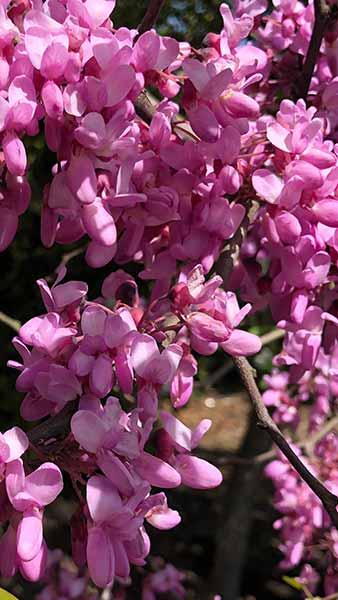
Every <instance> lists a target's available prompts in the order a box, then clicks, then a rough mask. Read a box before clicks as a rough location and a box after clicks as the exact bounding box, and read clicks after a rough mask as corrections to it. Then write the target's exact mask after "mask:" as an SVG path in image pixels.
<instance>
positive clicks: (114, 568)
mask: <svg viewBox="0 0 338 600" xmlns="http://www.w3.org/2000/svg"><path fill="white" fill-rule="evenodd" d="M63 275H64V271H61V272H60V276H59V278H58V279H57V281H56V283H55V284H54V286H53V287H52V288H51V289H50V288H49V287H48V285H47V283H46V282H45V281H44V280H41V281H39V282H38V283H39V286H40V289H41V292H42V297H43V299H44V303H45V306H46V309H47V311H48V312H47V313H46V314H43V315H40V316H38V317H34V318H33V319H31V320H30V321H28V322H27V323H26V324H25V325H23V326H22V327H21V329H20V331H19V336H18V337H17V338H14V344H15V346H16V348H17V350H18V351H19V353H20V355H21V357H22V363H15V362H14V361H11V362H10V365H11V366H14V367H15V368H17V369H19V371H20V374H19V377H18V380H17V388H18V390H19V391H24V392H26V395H25V398H24V400H23V402H22V405H21V413H22V416H23V417H24V418H25V419H28V420H36V419H40V418H42V417H45V416H47V415H53V414H56V413H58V412H60V411H61V410H62V409H63V408H64V407H65V406H66V405H67V404H69V403H71V402H73V403H74V402H75V403H76V404H75V405H74V415H73V417H72V420H71V430H72V436H70V438H69V439H68V440H66V442H65V443H64V444H63V446H62V449H61V450H60V453H59V455H58V464H59V466H60V467H61V469H63V470H65V471H66V472H68V473H69V474H70V476H71V479H72V481H73V483H74V486H75V489H76V490H77V491H78V492H79V493H80V496H81V497H82V503H80V507H79V512H78V513H77V515H76V517H75V520H74V522H73V554H74V559H75V561H76V562H77V563H78V564H83V562H84V561H87V563H88V567H89V572H90V575H91V577H92V579H93V581H94V582H95V583H96V584H97V585H98V586H100V587H105V586H106V585H108V584H111V583H112V581H113V579H114V576H117V577H119V578H124V579H125V578H126V577H128V575H129V569H130V564H136V565H142V564H143V563H144V559H145V557H146V556H147V554H148V553H149V549H150V544H149V538H148V535H147V534H146V531H145V529H144V520H146V521H147V522H148V523H150V524H151V525H153V526H155V527H157V528H159V529H168V528H171V527H174V526H175V525H177V524H178V523H179V521H180V517H179V514H178V513H177V512H176V511H173V510H171V509H170V508H169V507H168V505H167V500H166V496H165V494H164V493H163V492H156V493H153V494H152V493H151V491H152V490H151V488H152V487H156V488H164V489H166V488H173V487H176V486H178V485H180V484H181V483H182V484H184V485H187V486H190V487H193V488H197V489H208V488H212V487H215V486H217V485H219V484H220V483H221V481H222V476H221V473H220V472H219V471H218V469H216V468H215V467H214V466H212V465H211V464H209V463H208V462H206V461H205V460H203V459H201V458H198V457H196V456H194V455H192V451H193V449H194V448H195V447H196V446H197V445H198V443H199V441H200V439H201V438H202V437H203V435H204V434H205V433H206V432H207V431H208V429H209V428H210V425H211V422H210V421H209V420H207V419H204V420H203V421H201V423H200V424H199V425H198V426H197V427H196V428H195V429H194V430H193V431H191V430H190V429H189V428H187V427H186V426H185V425H183V423H181V422H180V421H179V420H178V419H177V418H176V417H174V416H173V415H172V414H170V413H168V412H165V411H161V412H160V413H159V417H160V421H161V427H160V428H159V429H157V431H156V432H155V431H153V430H154V426H155V424H156V422H157V419H158V398H159V394H160V393H161V390H164V389H165V387H167V386H169V389H170V393H171V398H172V401H173V404H174V406H176V407H177V406H182V405H183V404H185V403H186V402H187V401H188V399H189V397H190V395H191V392H192V386H193V378H194V375H195V374H196V372H197V362H196V359H195V358H194V357H193V355H192V351H197V352H199V353H202V354H206V355H208V354H210V353H213V352H215V351H216V350H217V348H218V347H219V346H221V347H222V348H223V349H224V350H225V351H226V352H228V353H230V354H234V355H238V354H249V353H253V352H256V351H258V350H259V348H260V340H259V338H257V337H256V336H255V335H253V334H250V333H247V332H245V331H243V330H241V329H238V328H237V326H238V325H239V323H240V322H241V321H242V319H243V318H244V317H245V315H246V314H247V313H248V311H249V310H250V305H246V306H245V307H243V308H242V309H239V306H238V303H237V300H236V297H235V295H234V294H233V293H232V292H224V291H223V290H221V289H220V287H219V286H220V283H221V279H220V278H219V277H218V276H214V277H213V278H211V279H210V280H209V281H208V282H205V280H204V276H203V271H202V268H201V267H200V266H197V267H195V268H194V269H193V270H192V271H191V272H190V273H188V276H187V277H183V275H182V276H181V278H180V279H181V280H180V281H179V282H178V283H176V284H174V285H173V286H172V288H171V289H170V290H169V294H168V296H167V299H163V298H161V297H160V298H158V299H156V298H155V299H153V300H152V301H151V302H150V303H149V304H148V305H147V304H146V301H145V299H143V298H140V297H139V294H138V290H137V285H136V282H135V281H134V280H133V278H132V277H131V276H130V275H128V274H127V273H126V272H124V271H121V270H118V271H115V272H113V273H112V274H111V275H109V276H108V277H107V278H106V279H105V280H104V282H103V285H102V296H101V297H100V298H98V299H97V300H95V301H88V300H87V297H86V293H87V287H86V285H85V284H84V283H82V282H77V281H69V282H66V283H61V282H60V279H61V277H62V276H63ZM112 393H115V394H119V397H120V399H121V400H119V399H118V398H117V397H116V396H112V395H110V394H112ZM128 395H132V396H133V397H134V398H135V400H136V405H135V407H134V408H131V409H130V408H127V410H124V409H123V408H122V407H121V402H122V403H123V405H125V402H126V401H125V400H123V398H125V397H126V396H127V397H128ZM102 401H104V403H102ZM127 405H128V402H127V404H126V407H127ZM75 442H76V443H77V445H75V446H74V444H75ZM149 442H151V446H152V447H153V452H152V453H150V452H149V450H147V444H148V443H149ZM42 450H43V451H46V450H45V448H44V447H42ZM154 450H155V451H154ZM16 468H18V467H16ZM21 468H22V467H21ZM82 485H85V486H86V497H85V498H84V497H83V496H82V492H81V489H80V491H79V486H80V488H81V486H82ZM20 506H21V505H20Z"/></svg>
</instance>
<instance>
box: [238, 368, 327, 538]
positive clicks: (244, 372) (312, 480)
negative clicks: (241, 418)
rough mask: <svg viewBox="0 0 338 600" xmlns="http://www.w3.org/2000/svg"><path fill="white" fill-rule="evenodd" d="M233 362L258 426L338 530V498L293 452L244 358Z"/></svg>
mask: <svg viewBox="0 0 338 600" xmlns="http://www.w3.org/2000/svg"><path fill="white" fill-rule="evenodd" d="M233 361H234V363H235V365H236V367H237V369H238V371H239V374H240V376H241V379H242V382H243V384H244V386H245V389H246V390H247V392H248V394H249V397H250V399H251V401H252V404H253V406H254V409H255V412H256V415H257V417H258V424H259V426H260V427H262V428H263V429H265V431H266V432H267V433H268V434H269V436H270V437H271V439H272V440H273V441H274V442H275V444H276V445H277V446H278V448H279V449H280V450H281V452H282V453H283V454H284V456H285V457H286V458H287V459H288V461H289V462H290V464H291V465H292V466H293V468H294V469H295V470H296V471H297V473H298V474H299V475H300V477H301V478H302V479H303V480H304V481H305V482H306V483H307V484H308V486H309V487H310V488H311V490H312V491H313V492H314V494H316V496H317V497H318V498H319V499H320V501H321V502H322V504H323V506H324V508H325V510H326V512H327V513H328V514H329V516H330V518H331V520H332V522H333V523H334V525H335V527H336V528H337V529H338V512H337V506H338V497H337V496H335V494H332V493H331V492H330V491H329V490H328V489H327V488H326V487H325V486H324V485H323V484H322V483H321V482H320V481H319V479H317V477H315V476H314V475H313V474H312V473H311V472H310V471H309V470H308V468H307V467H306V466H305V465H304V464H303V463H302V461H301V460H300V458H299V457H298V456H297V454H296V453H295V452H294V451H293V450H292V448H291V446H290V445H289V444H288V442H287V441H286V439H285V437H284V436H283V434H282V433H281V431H280V430H279V429H278V427H277V425H276V423H275V422H274V421H273V419H272V418H271V417H270V415H269V413H268V410H267V408H266V407H265V404H264V402H263V400H262V396H261V394H260V391H259V389H258V387H257V384H256V381H255V378H254V376H253V369H252V367H251V366H250V363H249V362H248V360H247V359H246V358H245V357H244V356H240V357H234V358H233Z"/></svg>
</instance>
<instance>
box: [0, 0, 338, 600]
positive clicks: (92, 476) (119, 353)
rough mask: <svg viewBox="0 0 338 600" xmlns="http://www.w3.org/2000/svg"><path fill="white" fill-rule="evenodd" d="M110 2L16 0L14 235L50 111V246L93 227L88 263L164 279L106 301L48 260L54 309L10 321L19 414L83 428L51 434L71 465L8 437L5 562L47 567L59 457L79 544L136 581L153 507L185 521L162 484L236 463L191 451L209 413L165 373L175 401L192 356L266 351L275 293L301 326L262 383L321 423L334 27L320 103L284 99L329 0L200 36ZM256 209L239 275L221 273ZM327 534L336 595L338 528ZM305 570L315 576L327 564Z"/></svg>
mask: <svg viewBox="0 0 338 600" xmlns="http://www.w3.org/2000/svg"><path fill="white" fill-rule="evenodd" d="M114 7H115V0H85V2H82V1H80V0H68V1H66V0H48V1H47V2H44V3H39V2H31V1H30V0H25V1H24V2H19V1H18V0H14V2H12V3H8V2H7V1H6V0H5V2H3V3H2V6H1V7H0V21H1V28H0V29H1V31H0V42H1V44H0V49H1V53H0V54H1V56H0V133H1V143H2V153H1V155H0V172H1V190H0V251H2V250H5V249H6V248H7V247H8V246H9V245H10V243H11V242H12V240H13V238H14V236H15V233H16V230H17V226H18V217H19V216H20V215H21V214H23V213H24V212H25V211H26V209H27V208H28V205H29V202H30V187H29V184H28V182H27V175H28V170H27V164H28V163H29V161H28V160H27V156H26V149H25V145H24V141H23V140H25V138H26V136H35V135H37V134H38V133H39V132H40V130H41V131H43V135H44V139H45V141H46V145H47V146H48V149H49V151H51V152H52V153H54V155H55V164H54V166H53V168H52V170H51V173H50V181H49V182H48V184H47V185H46V186H45V188H44V190H41V197H42V209H41V238H42V242H43V244H44V245H45V246H46V247H51V246H52V245H53V244H54V243H58V244H66V245H67V244H70V243H74V242H77V241H79V240H80V239H82V238H83V237H85V236H87V238H86V239H89V243H88V245H87V247H86V261H87V263H88V264H89V265H90V266H91V267H102V266H104V265H107V264H108V263H110V262H111V261H112V260H113V259H114V262H115V264H117V265H125V264H127V263H132V264H134V266H135V264H136V266H137V269H140V270H139V273H138V278H139V280H141V281H143V282H152V285H151V291H150V292H149V293H148V296H149V297H147V296H142V295H141V296H140V293H139V289H138V285H137V282H136V281H135V279H134V278H133V277H132V276H131V275H129V274H128V272H127V271H124V270H122V269H119V270H114V271H113V272H112V273H111V274H110V275H109V276H108V277H107V278H106V279H105V280H104V282H103V285H102V289H101V296H100V297H99V298H96V299H94V300H89V299H88V295H87V294H88V287H87V285H86V284H85V283H84V282H80V281H67V282H66V283H65V282H63V279H64V276H65V269H62V268H61V269H59V270H58V276H57V278H56V281H55V283H54V284H53V286H52V287H51V288H50V287H49V286H48V285H47V283H46V281H45V280H39V282H38V285H39V287H40V290H41V294H42V298H43V301H44V304H45V309H46V312H45V313H43V314H41V315H39V316H35V317H33V318H32V319H30V320H29V321H28V322H27V323H26V324H24V325H23V326H22V327H21V329H20V331H19V335H18V336H17V337H16V338H15V339H14V345H15V347H16V349H17V350H18V352H19V354H20V356H21V361H20V362H14V361H10V365H11V366H12V367H14V368H16V369H18V371H19V376H18V379H17V389H18V391H20V392H23V393H24V394H25V397H24V400H23V402H22V404H21V415H22V417H23V418H24V419H26V420H29V421H35V420H39V419H42V418H45V417H48V416H50V415H51V416H54V415H57V414H58V413H60V412H61V411H63V410H66V411H67V410H69V412H71V413H72V419H71V433H69V435H68V436H67V437H66V438H65V439H64V440H62V442H59V441H58V440H53V439H52V440H51V441H50V443H51V444H52V448H53V459H54V460H55V465H53V464H51V463H50V462H42V461H44V459H45V458H46V459H48V452H49V448H48V444H46V445H43V444H40V445H38V447H35V448H34V447H32V451H33V452H36V454H37V456H38V458H39V460H40V462H42V464H41V466H40V467H38V468H37V469H35V470H33V468H32V461H30V458H29V456H27V455H25V458H24V459H22V458H21V456H22V455H23V454H24V453H25V451H26V449H27V447H28V440H27V438H26V436H25V434H23V433H22V432H21V431H20V430H18V429H14V430H10V432H6V433H5V434H4V435H3V436H2V437H1V439H0V482H1V483H0V509H1V510H0V515H1V520H2V522H3V523H8V528H7V530H6V533H5V534H4V535H3V537H2V539H1V541H0V545H1V546H0V547H1V552H0V570H1V572H2V573H3V574H4V575H5V576H8V575H12V574H14V573H15V571H16V570H17V569H19V570H20V571H21V573H22V574H23V575H24V576H25V577H26V578H28V579H31V580H35V579H37V578H39V577H40V576H41V574H42V572H43V570H44V568H45V563H46V545H45V542H44V541H43V534H42V517H43V508H44V506H46V505H48V504H49V503H50V502H52V501H53V500H54V499H55V498H56V497H57V495H58V494H59V493H60V491H61V489H62V477H61V471H60V470H62V471H64V472H66V473H67V474H68V475H69V476H70V479H71V481H72V485H73V488H74V491H75V493H76V495H77V498H78V509H77V511H76V512H75V514H74V515H73V518H72V541H73V556H74V560H75V562H76V563H77V564H78V565H80V566H84V565H85V563H87V564H88V568H89V572H90V576H91V578H92V580H93V581H94V583H95V584H96V585H97V586H99V587H105V586H107V585H112V584H113V581H114V578H115V577H116V578H118V579H122V580H124V581H126V579H127V578H128V576H129V572H130V565H143V564H144V560H145V558H146V557H147V555H148V554H149V550H150V542H149V537H148V534H147V533H146V530H145V526H144V525H145V522H147V523H149V524H151V525H152V526H155V527H157V528H159V529H169V528H171V527H174V526H175V525H177V524H178V523H179V521H180V517H179V514H178V513H177V512H176V511H174V510H172V509H170V508H169V507H168V504H167V499H166V496H165V493H164V492H163V491H161V490H162V489H167V488H173V487H176V486H178V485H180V484H181V483H182V484H184V485H187V486H190V487H193V488H197V489H208V488H212V487H215V486H217V485H219V484H220V483H221V479H222V478H221V474H220V472H219V471H218V470H217V469H216V468H215V467H214V466H212V465H211V464H209V463H208V462H206V461H204V460H202V459H200V458H199V457H197V456H195V455H193V453H192V452H193V450H194V449H195V448H196V447H197V445H198V443H199V441H200V440H201V438H202V436H203V435H204V434H205V433H206V432H207V430H208V429H209V427H210V425H211V423H210V422H209V421H208V420H203V421H201V423H200V424H199V425H198V426H197V427H196V428H195V429H194V430H193V431H191V430H190V429H189V428H187V427H186V426H185V425H184V424H183V423H181V422H180V421H179V420H178V419H177V418H176V417H174V416H173V414H171V413H168V412H165V411H160V412H159V410H158V409H159V398H160V396H161V394H165V393H168V394H169V395H170V397H171V400H172V404H173V407H174V408H179V407H181V406H183V405H184V404H186V403H187V402H188V400H189V398H190V397H191V394H192V390H193V381H194V377H195V375H196V374H197V373H198V363H197V358H196V354H200V355H204V356H209V355H211V354H213V353H215V352H216V351H217V350H218V349H222V350H224V351H225V352H226V353H228V354H230V355H231V356H243V355H251V354H255V353H256V352H258V351H259V350H260V348H261V342H260V340H259V338H258V337H257V336H256V335H253V334H252V333H249V332H247V331H245V330H244V329H241V328H240V325H241V323H242V321H243V319H244V318H245V317H246V316H247V314H248V313H249V312H250V310H251V306H253V308H254V310H256V311H258V310H264V309H268V308H269V309H270V311H271V314H272V317H273V320H274V321H275V322H276V324H277V325H278V327H280V328H281V329H283V330H285V337H284V342H283V348H282V350H281V352H280V353H279V355H278V356H276V357H275V358H274V364H275V366H276V367H284V366H286V367H289V370H288V371H277V370H276V371H274V372H273V373H272V374H271V375H270V376H268V377H266V383H267V384H268V386H269V389H268V390H267V391H266V392H265V393H264V400H265V402H266V404H267V405H270V406H274V407H276V412H275V418H276V420H277V421H278V422H279V423H282V424H287V425H289V426H291V427H292V428H294V429H295V428H296V427H297V425H298V422H299V404H300V403H301V402H306V401H308V400H309V399H311V400H312V399H313V400H314V401H313V405H312V408H311V412H310V431H311V432H313V431H317V430H318V428H319V427H320V426H321V425H323V423H324V422H325V420H326V419H327V418H328V417H329V416H330V415H331V414H332V413H333V412H334V404H335V397H336V395H337V389H338V388H337V382H338V379H337V378H338V367H337V364H338V363H337V356H338V345H337V344H338V340H337V325H338V309H337V300H338V295H337V266H338V262H337V261H338V238H337V227H338V201H337V190H338V160H337V154H338V152H337V147H336V145H335V140H336V136H337V131H338V110H337V107H338V103H337V91H338V61H337V31H336V29H335V27H333V28H331V29H329V30H328V31H327V34H326V36H325V39H323V42H322V45H321V48H320V51H319V55H318V61H317V65H316V68H315V71H314V76H313V77H312V81H311V86H310V95H309V98H310V100H311V101H312V100H313V102H312V104H311V105H310V106H307V105H306V103H305V102H304V101H303V100H298V101H297V102H293V101H291V100H288V99H284V100H283V101H282V102H281V103H280V104H279V100H277V99H278V98H280V94H281V93H283V94H284V96H285V95H288V94H289V95H290V96H291V89H292V90H293V87H294V84H295V82H294V81H293V78H292V75H290V74H292V72H293V71H294V72H296V69H295V65H296V64H297V60H299V58H300V57H304V56H305V55H306V52H307V49H308V45H309V41H310V37H311V31H312V28H313V22H314V10H313V4H312V2H310V3H309V4H308V5H307V6H305V5H303V4H302V3H301V2H299V1H298V0H278V1H277V0H276V1H274V8H273V10H272V12H270V13H269V14H268V15H267V16H266V17H264V16H262V15H263V13H264V12H265V10H266V9H267V3H266V1H265V0H253V1H252V0H236V2H234V7H233V11H231V10H230V8H229V7H228V6H227V5H226V4H222V5H221V7H220V12H221V16H222V20H223V27H222V30H221V32H220V34H214V33H209V34H208V35H207V36H206V38H205V44H204V46H203V48H201V49H195V48H192V47H191V46H190V45H189V44H188V43H178V42H177V41H176V40H175V39H172V38H169V37H164V36H160V35H158V34H157V33H156V31H155V30H154V29H151V30H150V31H147V32H145V33H143V34H142V35H139V34H138V31H137V30H136V29H135V30H134V29H132V30H129V29H127V28H125V27H115V26H114V25H113V22H112V21H111V20H110V15H111V13H112V11H113V10H114ZM150 87H151V88H152V89H153V90H155V91H156V96H157V97H158V99H156V98H155V97H152V96H151V95H149V88H150ZM292 93H293V92H292ZM145 98H148V103H150V105H151V110H150V113H151V114H147V117H145V115H144V104H143V101H144V99H145ZM148 113H149V111H148ZM28 158H29V157H28ZM251 213H252V214H251ZM240 227H242V231H241V235H242V234H243V236H244V239H243V241H242V242H241V244H240V248H239V250H238V253H237V255H233V256H232V258H233V268H232V269H231V272H230V275H229V277H228V279H227V281H225V282H223V280H222V278H221V277H220V276H218V275H211V276H209V277H208V273H210V271H211V270H212V268H213V267H214V265H215V263H216V261H218V264H220V265H221V266H222V251H223V249H224V247H225V245H226V244H229V245H230V246H231V247H232V243H233V241H234V240H233V238H234V236H235V235H236V234H238V233H239V228H240ZM133 272H135V270H134V271H133ZM222 285H224V288H222V287H221V286H222ZM143 287H145V286H143ZM142 289H143V288H142ZM143 293H144V292H143ZM237 293H238V294H241V300H244V301H245V302H247V304H245V305H244V306H242V305H240V304H239V302H238V300H237V296H236V294H237ZM145 294H146V292H145ZM336 363H337V364H336ZM289 384H292V385H293V386H294V384H297V386H298V387H296V388H295V387H293V388H292V389H290V387H288V386H289ZM335 445H336V437H335V435H334V434H330V435H328V436H327V437H326V438H324V439H323V440H322V441H321V442H320V443H319V444H318V445H317V446H316V448H315V453H314V456H313V457H311V461H309V462H311V464H310V466H311V468H313V470H314V471H315V472H316V473H317V474H318V475H319V476H320V477H321V478H322V479H324V480H325V481H326V482H327V485H328V486H329V487H331V488H334V486H336V485H337V479H336V468H335V463H334V453H335ZM23 461H24V462H23ZM328 465H329V467H330V468H329V470H328V471H326V470H325V469H327V468H328ZM34 466H35V465H34ZM26 473H27V475H26ZM268 473H269V475H270V476H271V477H272V478H273V479H274V481H275V482H276V485H277V488H278V489H277V492H276V501H275V503H276V507H277V508H278V510H280V512H281V513H282V514H283V517H282V518H281V519H280V520H279V522H278V524H277V527H279V528H280V530H281V536H282V546H281V548H282V551H283V552H284V554H285V556H286V558H285V561H284V566H286V567H289V566H294V565H296V564H299V562H300V561H301V560H306V561H308V560H309V561H311V560H312V554H311V548H310V546H311V547H312V546H313V544H314V542H316V540H317V537H318V533H319V532H322V531H323V530H328V527H329V525H328V522H327V519H326V516H325V515H324V514H323V511H322V509H321V507H320V505H319V503H318V501H317V499H316V498H315V497H314V496H313V494H312V493H311V492H310V491H309V490H308V489H307V488H306V486H305V484H303V483H301V482H300V480H299V479H298V477H297V476H296V475H295V473H294V472H293V471H292V470H291V469H290V468H289V467H288V465H287V464H286V463H285V462H284V461H283V460H282V459H281V460H278V461H275V462H274V463H272V465H270V466H269V467H268ZM152 488H158V489H157V490H153V489H152ZM326 533H327V537H326V538H325V540H326V542H325V544H326V546H325V547H329V548H330V549H331V554H330V555H329V559H328V560H329V561H331V562H330V564H328V571H327V576H326V580H325V581H326V584H325V585H326V587H327V589H328V590H329V591H328V593H330V590H332V589H333V586H334V585H335V583H334V577H333V576H331V575H332V573H334V569H336V567H337V565H336V563H335V558H336V554H337V549H336V545H337V542H336V540H335V534H334V532H332V531H326ZM321 543H322V542H321ZM335 553H336V554H335ZM156 576H158V577H156ZM302 577H304V578H306V577H307V579H308V580H310V579H311V577H312V579H313V580H315V579H316V574H315V575H314V573H313V572H312V571H311V567H310V564H306V565H305V566H304V569H303V573H302ZM330 578H331V579H330ZM171 580H173V581H174V587H175V585H176V593H177V594H178V596H180V595H181V596H182V594H183V592H182V588H181V584H180V582H179V577H178V576H177V573H176V572H174V571H173V570H172V569H171V568H169V567H168V568H167V570H166V571H165V573H162V576H160V575H158V573H156V574H155V575H154V576H152V578H149V579H148V584H147V585H148V589H146V592H145V593H147V594H148V596H147V597H148V598H154V596H155V595H156V593H157V592H164V593H166V592H167V591H168V590H167V589H166V588H165V586H166V585H167V583H166V582H168V581H169V582H171ZM332 581H333V583H332ZM77 583H78V582H76V581H75V583H74V585H75V588H76V585H77ZM168 585H169V584H168ZM76 589H77V588H76ZM53 593H54V590H51V595H50V597H53ZM74 593H75V592H74ZM81 593H82V592H81ZM47 597H48V595H47ZM73 597H75V598H76V595H75V596H73ZM182 597H183V596H182Z"/></svg>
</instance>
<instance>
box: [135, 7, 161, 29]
mask: <svg viewBox="0 0 338 600" xmlns="http://www.w3.org/2000/svg"><path fill="white" fill-rule="evenodd" d="M164 3H165V0H150V1H149V4H148V8H147V12H146V14H145V15H144V17H143V19H142V21H141V23H140V25H139V26H138V31H139V33H140V34H142V33H144V32H145V31H148V29H151V28H152V27H153V26H154V25H155V23H156V21H157V19H158V16H159V14H160V12H161V10H162V8H163V5H164Z"/></svg>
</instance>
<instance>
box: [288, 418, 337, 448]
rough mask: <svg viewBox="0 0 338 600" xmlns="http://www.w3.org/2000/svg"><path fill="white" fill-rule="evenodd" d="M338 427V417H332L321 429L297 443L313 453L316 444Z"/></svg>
mask: <svg viewBox="0 0 338 600" xmlns="http://www.w3.org/2000/svg"><path fill="white" fill-rule="evenodd" d="M336 428H338V417H332V419H330V420H329V421H327V423H325V425H324V426H323V427H322V428H321V429H320V430H319V431H316V432H315V433H314V434H313V435H311V436H310V437H309V438H307V439H306V440H304V441H303V442H301V443H300V444H298V443H297V445H298V446H300V447H301V448H304V450H305V451H306V453H307V454H311V453H312V452H313V448H314V446H315V445H316V444H317V443H318V442H320V440H321V439H322V438H323V437H324V436H325V435H326V434H327V433H330V431H332V430H333V429H336Z"/></svg>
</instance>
